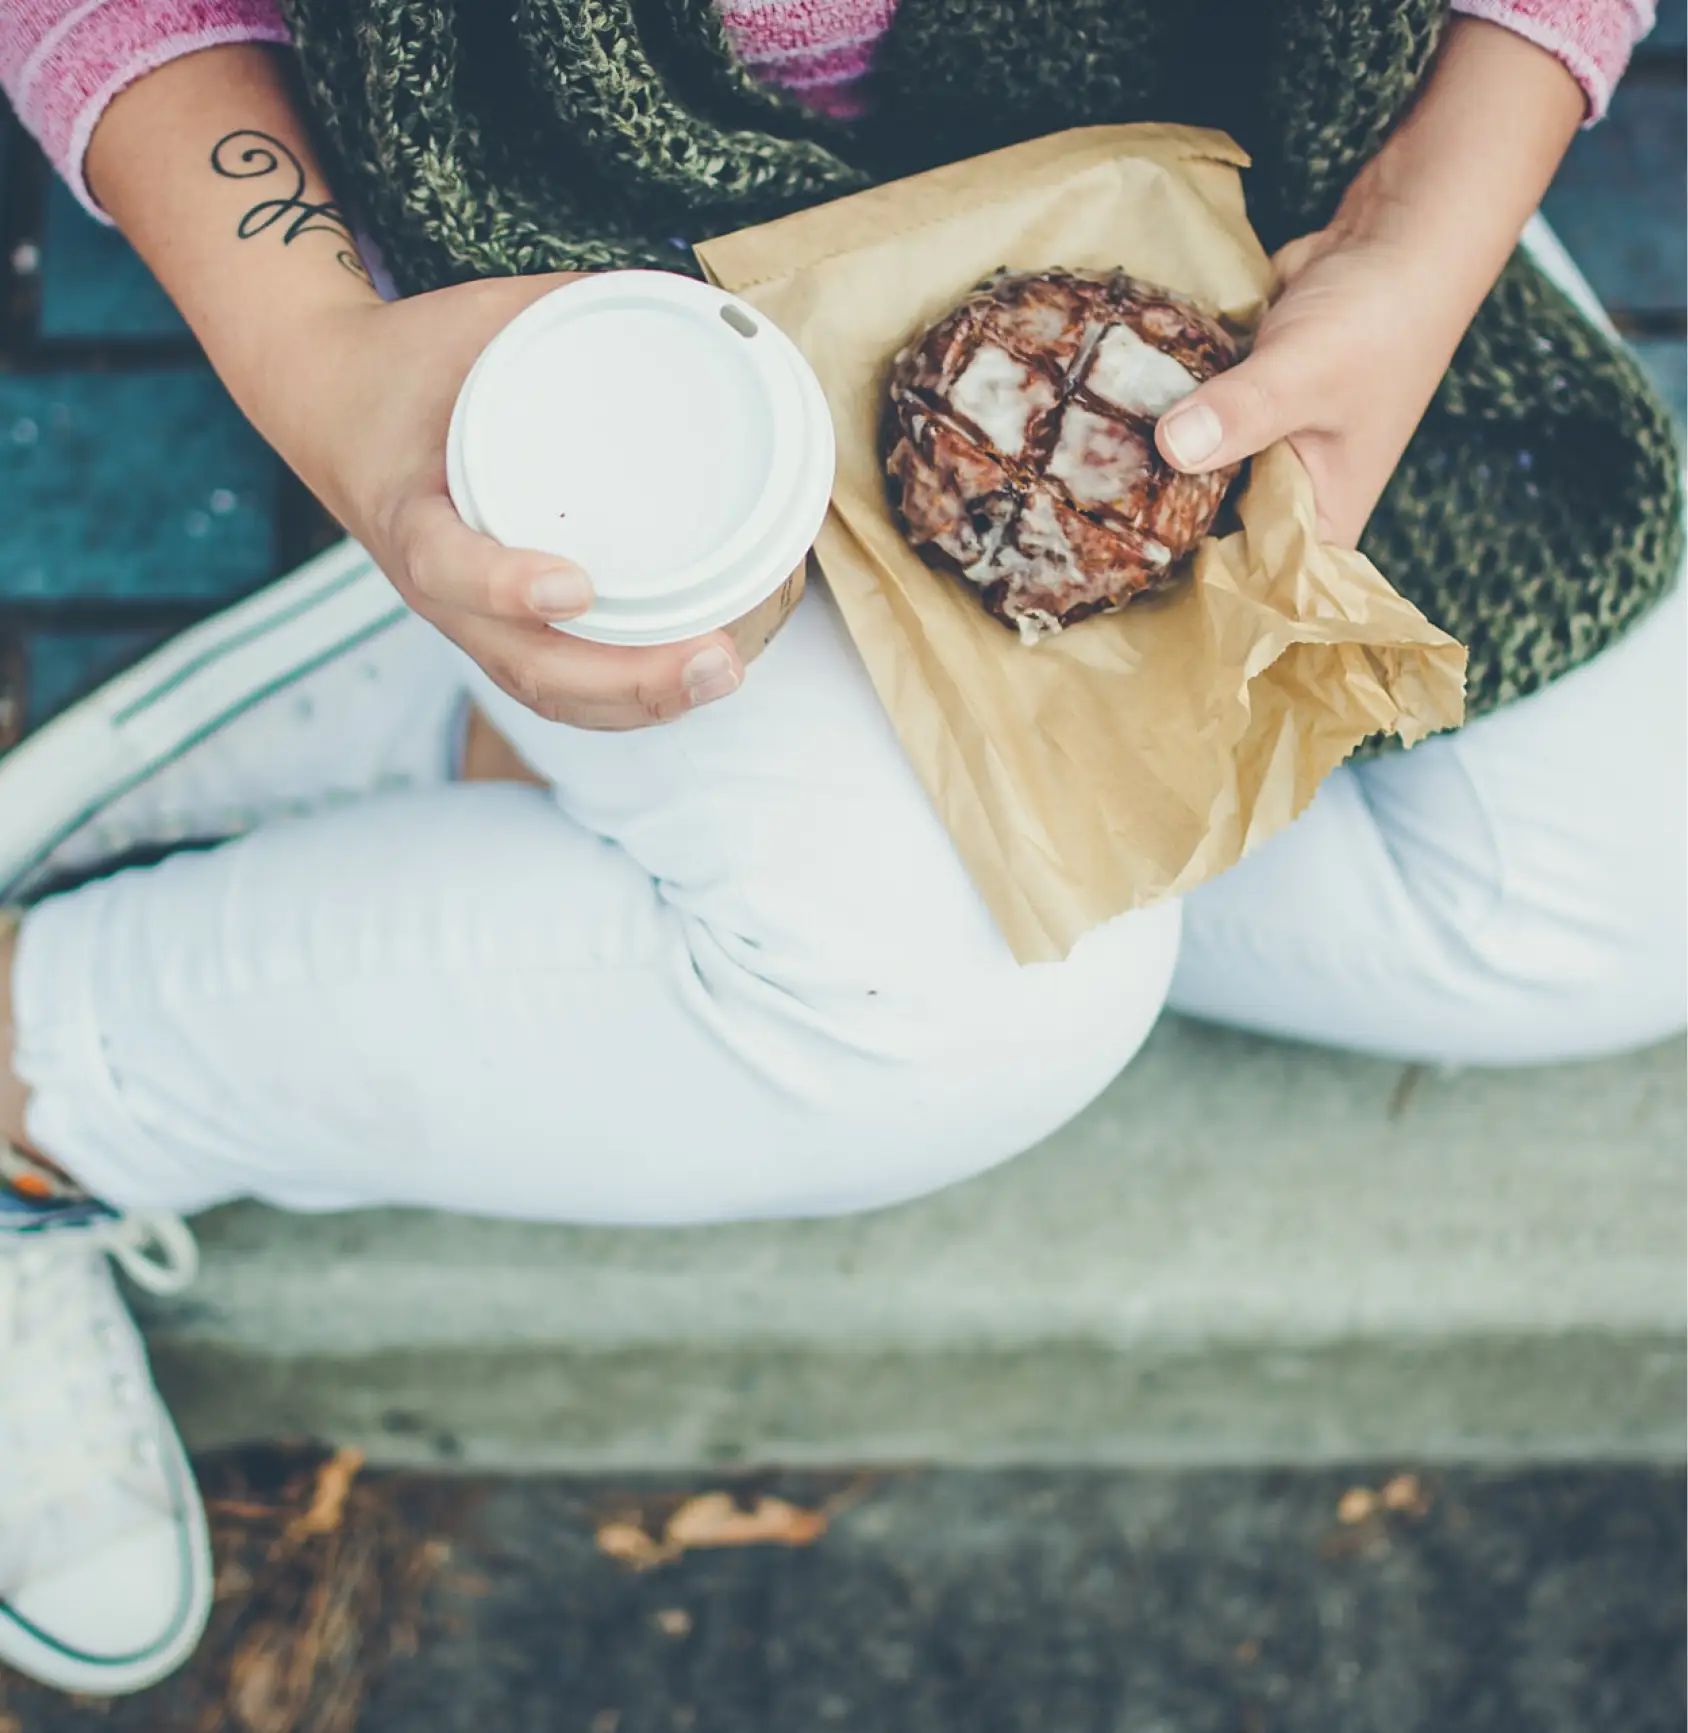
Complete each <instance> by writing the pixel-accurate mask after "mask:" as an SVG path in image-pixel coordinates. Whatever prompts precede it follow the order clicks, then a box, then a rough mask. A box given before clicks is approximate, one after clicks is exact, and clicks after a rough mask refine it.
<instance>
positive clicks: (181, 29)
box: [0, 0, 290, 223]
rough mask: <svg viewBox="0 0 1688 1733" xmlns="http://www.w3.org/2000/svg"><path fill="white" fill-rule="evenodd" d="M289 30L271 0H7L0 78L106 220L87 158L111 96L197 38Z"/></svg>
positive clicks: (241, 37) (273, 36) (222, 39)
mask: <svg viewBox="0 0 1688 1733" xmlns="http://www.w3.org/2000/svg"><path fill="white" fill-rule="evenodd" d="M289 40H290V38H289V36H288V33H287V26H286V25H285V24H284V23H283V22H282V19H281V13H280V11H279V9H278V7H277V5H276V0H10V4H9V5H8V6H7V16H6V18H5V21H4V23H3V24H0V85H3V86H4V87H5V90H6V94H7V95H8V96H10V97H11V99H12V103H13V106H14V107H15V108H16V109H17V111H18V116H19V118H20V119H21V120H22V121H23V123H24V125H25V126H27V127H28V128H29V130H30V131H31V132H32V133H34V134H35V136H36V138H37V139H39V140H40V141H41V148H42V149H43V150H44V151H45V152H46V154H47V159H48V161H49V162H51V163H52V165H53V166H54V168H56V169H57V170H58V171H59V173H60V174H62V175H63V176H64V178H65V179H66V180H67V181H68V182H69V183H70V187H71V190H72V191H73V192H74V193H75V194H76V196H77V198H78V199H80V200H81V201H82V203H83V204H84V205H85V206H86V207H87V209H88V210H89V211H91V212H92V213H93V215H94V216H95V217H97V218H98V219H99V220H100V221H101V222H102V223H104V222H109V221H110V219H109V218H108V217H107V216H106V214H105V213H104V212H103V211H102V210H101V209H100V208H99V206H98V205H96V204H95V203H94V199H93V195H92V194H91V193H90V192H89V191H88V183H87V181H86V180H85V179H84V178H83V158H84V157H85V156H86V155H87V153H88V140H89V139H90V138H92V137H93V133H94V128H95V126H96V125H97V124H98V122H99V119H100V116H101V115H102V114H104V113H105V111H106V106H107V104H109V103H110V102H111V100H112V98H113V97H115V96H117V95H118V94H119V92H121V91H123V90H126V89H127V88H128V87H129V86H130V85H131V84H133V83H134V82H135V80H136V79H138V78H141V77H143V76H144V75H145V74H147V73H149V72H152V71H155V70H156V69H157V68H158V67H160V66H164V65H166V64H168V63H169V62H170V61H172V60H178V59H180V58H181V57H182V56H183V55H185V54H194V53H197V52H198V51H199V50H200V49H202V48H217V47H221V46H222V45H223V44H225V43H231V42H276V43H286V42H288V41H289Z"/></svg>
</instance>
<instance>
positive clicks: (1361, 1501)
mask: <svg viewBox="0 0 1688 1733" xmlns="http://www.w3.org/2000/svg"><path fill="white" fill-rule="evenodd" d="M1376 1514H1377V1494H1376V1493H1375V1492H1373V1491H1372V1489H1371V1488H1370V1487H1369V1486H1351V1487H1349V1489H1348V1490H1347V1491H1346V1492H1345V1493H1343V1495H1342V1496H1341V1498H1339V1499H1338V1500H1337V1501H1336V1520H1337V1521H1338V1522H1347V1523H1355V1522H1364V1521H1365V1520H1366V1518H1367V1517H1368V1516H1375V1515H1376Z"/></svg>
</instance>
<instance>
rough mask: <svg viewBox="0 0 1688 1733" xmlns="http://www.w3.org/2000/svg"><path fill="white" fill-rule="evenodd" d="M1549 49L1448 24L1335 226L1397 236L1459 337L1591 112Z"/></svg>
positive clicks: (1425, 299)
mask: <svg viewBox="0 0 1688 1733" xmlns="http://www.w3.org/2000/svg"><path fill="white" fill-rule="evenodd" d="M1585 107H1586V104H1585V99H1584V96H1583V91H1582V87H1581V86H1580V85H1579V84H1578V83H1577V81H1576V80H1575V79H1574V78H1573V77H1572V76H1571V74H1570V73H1569V72H1568V71H1567V70H1566V69H1565V67H1564V66H1563V65H1562V64H1561V63H1560V62H1559V60H1557V59H1556V58H1555V57H1554V56H1553V55H1552V54H1549V53H1548V52H1546V51H1545V50H1544V49H1541V48H1538V47H1536V46H1535V45H1534V44H1533V43H1531V42H1527V41H1525V40H1524V38H1523V37H1521V36H1518V35H1515V34H1513V33H1512V32H1511V31H1509V30H1504V29H1501V28H1499V27H1498V26H1496V25H1493V24H1488V23H1484V22H1482V21H1480V20H1477V19H1471V18H1457V19H1455V20H1454V21H1453V22H1452V23H1451V24H1450V25H1449V27H1448V31H1447V35H1446V37H1445V39H1444V41H1443V44H1442V47H1441V50H1440V52H1439V53H1438V55H1437V58H1436V62H1435V65H1434V67H1433V68H1432V70H1431V73H1430V76H1429V78H1428V79H1427V80H1426V82H1425V86H1424V89H1423V91H1422V92H1421V93H1420V95H1419V98H1418V100H1417V102H1416V103H1415V104H1414V106H1413V108H1412V109H1411V111H1410V112H1409V113H1408V115H1407V117H1406V119H1405V120H1404V121H1403V122H1402V123H1401V125H1400V126H1399V127H1398V128H1397V129H1396V131H1395V132H1394V134H1393V135H1392V136H1391V137H1390V139H1389V140H1388V142H1387V143H1386V144H1385V145H1384V146H1383V148H1382V149H1381V150H1380V151H1379V152H1378V154H1377V156H1376V157H1375V158H1374V159H1373V160H1372V162H1371V163H1370V164H1369V165H1368V166H1367V167H1366V168H1365V169H1364V170H1363V171H1362V172H1361V174H1360V176H1359V178H1358V179H1357V180H1356V181H1355V183H1354V185H1353V187H1352V188H1351V189H1350V191H1349V193H1348V196H1347V197H1346V198H1345V199H1344V200H1343V204H1342V208H1341V210H1340V211H1339V212H1338V215H1337V218H1336V223H1335V225H1334V226H1335V228H1336V229H1337V230H1338V231H1339V232H1340V233H1342V234H1345V235H1349V236H1353V237H1356V238H1361V239H1366V240H1376V241H1383V242H1387V243H1389V244H1390V245H1391V246H1392V247H1393V248H1394V250H1395V251H1396V252H1397V253H1398V254H1399V256H1400V259H1401V262H1402V266H1403V268H1404V269H1405V270H1407V271H1408V272H1410V273H1411V274H1412V278H1413V282H1412V287H1413V290H1414V292H1415V297H1416V299H1415V305H1416V306H1417V307H1418V308H1419V309H1420V310H1421V314H1422V317H1423V318H1424V319H1426V320H1428V321H1431V322H1433V323H1434V325H1435V326H1436V327H1437V328H1438V329H1439V330H1440V331H1442V332H1443V333H1444V334H1446V336H1447V339H1448V346H1449V347H1450V349H1451V347H1452V345H1453V343H1455V342H1457V341H1458V338H1459V335H1460V334H1461V333H1462V332H1463V331H1464V329H1465V327H1466V325H1467V324H1469V323H1470V320H1471V318H1472V315H1473V314H1475V312H1476V311H1477V308H1478V307H1479V305H1481V303H1482V300H1483V297H1484V296H1485V295H1486V294H1487V293H1488V291H1489V289H1490V288H1491V287H1492V286H1493V284H1494V281H1495V278H1496V277H1497V276H1498V275H1499V274H1500V270H1501V267H1502V266H1503V265H1504V264H1505V263H1506V261H1507V259H1508V257H1509V256H1510V255H1511V252H1512V250H1513V248H1514V247H1515V246H1516V245H1517V242H1518V237H1519V235H1520V234H1521V233H1522V231H1523V228H1524V224H1525V223H1526V222H1527V221H1528V220H1529V217H1530V215H1531V213H1532V212H1533V211H1534V210H1535V209H1536V207H1537V205H1538V204H1539V203H1540V202H1541V197H1542V194H1543V193H1544V192H1546V190H1547V187H1548V184H1549V183H1550V182H1551V181H1552V179H1553V176H1554V173H1555V171H1556V170H1557V169H1558V167H1559V164H1560V161H1561V160H1562V158H1563V157H1564V155H1565V151H1566V149H1567V148H1568V146H1569V145H1570V142H1571V140H1572V138H1574V137H1575V135H1576V132H1577V129H1578V127H1579V126H1580V125H1581V123H1582V120H1583V115H1584V113H1585Z"/></svg>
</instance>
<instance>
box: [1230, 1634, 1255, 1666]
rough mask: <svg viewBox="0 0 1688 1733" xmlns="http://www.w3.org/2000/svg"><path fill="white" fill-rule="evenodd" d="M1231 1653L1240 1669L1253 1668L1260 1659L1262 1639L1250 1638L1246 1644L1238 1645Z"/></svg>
mask: <svg viewBox="0 0 1688 1733" xmlns="http://www.w3.org/2000/svg"><path fill="white" fill-rule="evenodd" d="M1231 1653H1232V1655H1233V1656H1234V1657H1235V1658H1236V1662H1237V1665H1238V1666H1239V1667H1252V1666H1253V1665H1254V1663H1255V1662H1256V1661H1258V1660H1259V1659H1260V1639H1259V1638H1258V1637H1250V1638H1249V1640H1248V1641H1247V1642H1246V1643H1238V1644H1237V1646H1236V1648H1234V1649H1233V1650H1232V1651H1231Z"/></svg>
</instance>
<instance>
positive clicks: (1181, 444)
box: [1161, 403, 1225, 469]
mask: <svg viewBox="0 0 1688 1733" xmlns="http://www.w3.org/2000/svg"><path fill="white" fill-rule="evenodd" d="M1161 433H1162V434H1163V436H1164V437H1165V440H1166V449H1167V450H1168V451H1169V452H1170V453H1171V455H1172V461H1173V462H1174V463H1176V464H1177V465H1178V466H1179V468H1180V469H1192V468H1194V467H1195V465H1196V464H1198V463H1204V462H1206V460H1207V459H1208V458H1210V457H1212V456H1213V454H1214V453H1215V452H1216V451H1217V450H1218V449H1219V441H1220V440H1221V439H1222V438H1223V437H1224V434H1225V430H1224V428H1222V427H1221V426H1220V425H1219V417H1218V416H1217V415H1215V414H1214V413H1213V411H1212V410H1211V409H1209V408H1208V406H1207V405H1206V404H1205V403H1192V404H1191V405H1190V407H1189V408H1188V409H1175V410H1173V412H1172V413H1171V415H1169V416H1168V417H1167V418H1166V420H1165V421H1164V422H1163V423H1162V424H1161Z"/></svg>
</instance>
